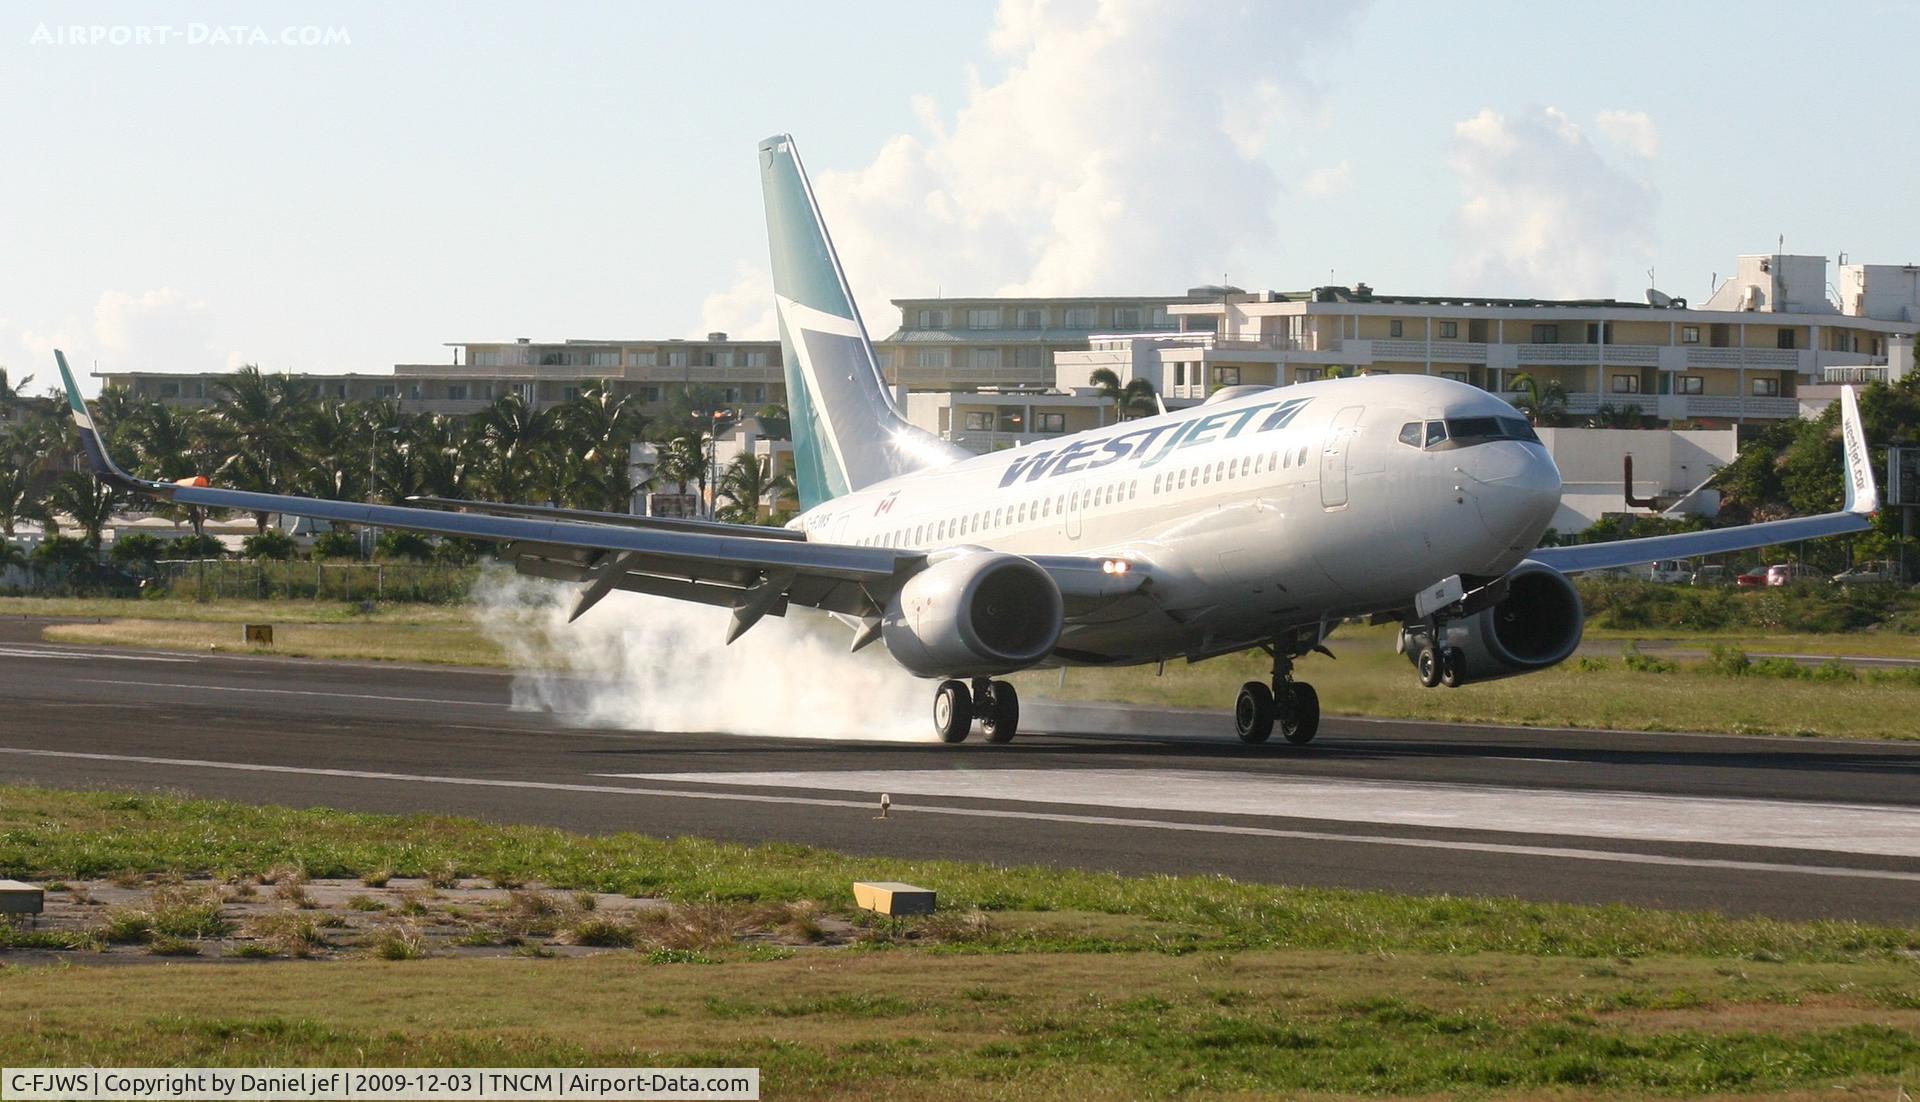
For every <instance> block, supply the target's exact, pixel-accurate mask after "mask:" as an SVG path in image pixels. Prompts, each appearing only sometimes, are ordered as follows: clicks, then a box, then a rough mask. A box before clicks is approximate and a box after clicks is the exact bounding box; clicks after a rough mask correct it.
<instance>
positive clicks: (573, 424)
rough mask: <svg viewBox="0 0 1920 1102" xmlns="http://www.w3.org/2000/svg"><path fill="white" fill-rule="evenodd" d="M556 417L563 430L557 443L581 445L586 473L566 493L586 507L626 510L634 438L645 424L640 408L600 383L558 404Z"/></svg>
mask: <svg viewBox="0 0 1920 1102" xmlns="http://www.w3.org/2000/svg"><path fill="white" fill-rule="evenodd" d="M555 420H556V421H557V423H558V424H559V426H560V428H561V429H563V430H564V432H565V437H563V439H565V440H566V442H565V443H563V444H562V445H561V446H562V447H565V448H579V449H581V454H580V463H581V467H582V468H583V472H584V473H586V474H587V476H588V478H587V481H588V484H587V485H584V486H580V487H578V488H576V489H574V490H573V492H572V495H571V496H573V497H574V499H575V500H576V502H577V503H578V504H581V505H583V506H585V507H587V508H590V509H603V510H606V511H608V512H616V513H618V512H626V511H627V510H628V508H630V507H631V505H632V502H633V491H634V486H633V477H632V474H631V471H632V469H633V460H632V454H633V442H634V441H635V440H638V439H640V434H641V432H642V431H643V430H644V429H645V428H646V426H647V420H646V418H645V417H643V416H642V415H641V413H640V410H639V409H638V408H637V407H636V406H634V405H633V403H632V401H631V399H629V398H628V396H627V395H625V394H621V393H619V392H617V391H615V390H613V389H612V388H611V387H609V386H608V385H607V384H606V383H604V382H603V383H600V384H598V385H596V386H592V387H589V388H587V390H586V391H584V392H583V393H582V394H581V395H580V396H579V397H577V398H574V399H573V400H571V401H569V402H568V403H567V404H566V405H564V406H561V407H560V408H559V409H558V410H557V411H556V412H555Z"/></svg>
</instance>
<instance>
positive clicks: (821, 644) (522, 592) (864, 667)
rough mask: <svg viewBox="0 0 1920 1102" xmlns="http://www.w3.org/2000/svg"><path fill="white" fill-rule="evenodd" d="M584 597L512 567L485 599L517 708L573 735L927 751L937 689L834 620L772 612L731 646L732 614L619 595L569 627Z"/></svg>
mask: <svg viewBox="0 0 1920 1102" xmlns="http://www.w3.org/2000/svg"><path fill="white" fill-rule="evenodd" d="M574 598H575V590H574V588H573V587H571V586H565V585H561V584H558V583H555V582H549V581H545V580H542V579H537V578H525V577H521V576H519V575H516V574H513V573H510V572H508V571H506V570H500V569H494V570H487V571H484V572H483V573H482V574H481V576H480V580H479V581H478V582H476V583H475V585H474V589H473V598H472V599H473V605H474V608H475V610H476V613H477V615H478V617H479V622H480V626H481V630H482V631H484V632H485V633H486V635H487V637H488V638H489V639H491V640H493V642H494V643H495V644H497V645H498V646H499V647H500V648H501V650H502V651H503V652H504V653H505V654H506V656H507V658H508V660H509V662H510V663H511V664H512V666H513V669H514V671H515V672H514V679H513V707H514V709H515V710H516V711H545V712H550V713H552V714H553V715H555V716H556V717H558V718H559V719H560V720H561V721H562V722H564V723H567V724H569V725H573V726H591V727H623V728H632V729H636V730H646V731H700V732H717V733H724V734H735V735H772V736H776V737H792V738H821V739H829V738H831V739H874V740H885V741H914V742H924V741H929V740H931V739H932V738H933V735H932V732H931V731H930V729H929V723H928V719H927V711H928V708H929V701H930V700H931V691H930V685H929V684H928V683H925V682H921V681H918V680H916V679H915V678H914V677H913V676H912V675H910V674H908V673H907V672H906V671H905V670H902V669H900V668H899V667H898V666H896V665H895V664H894V663H893V661H892V660H891V659H889V658H888V657H887V655H886V653H885V651H884V649H883V648H882V647H880V646H877V645H876V646H873V647H869V648H867V649H866V650H864V651H862V652H860V653H859V654H848V653H847V646H848V644H849V642H850V639H851V636H850V633H849V631H848V629H847V628H846V627H845V626H844V625H842V624H841V623H839V622H838V621H836V620H833V619H832V618H830V617H828V616H827V615H826V614H824V613H819V612H815V611H813V610H811V609H799V608H796V609H789V610H788V611H787V614H786V615H785V616H771V615H770V616H767V617H766V618H765V619H763V620H761V621H760V622H759V623H758V624H756V625H755V626H754V628H753V630H751V631H749V632H747V633H746V634H745V635H743V636H741V637H740V638H739V639H737V640H735V641H734V643H733V645H732V646H727V645H725V644H724V643H723V642H722V640H724V639H725V638H726V628H727V621H728V615H729V614H728V611H727V610H726V609H722V608H712V607H709V606H705V605H695V604H688V603H686V602H683V601H673V600H668V599H666V598H664V597H648V596H642V595H640V594H636V593H620V592H616V593H612V594H609V595H608V596H607V598H606V599H605V600H603V601H601V602H600V603H599V604H598V605H595V606H594V607H593V608H592V609H591V610H590V611H589V612H587V613H586V615H584V616H582V617H581V618H580V619H579V620H576V621H575V622H573V623H571V624H569V623H567V615H568V613H569V612H571V611H572V607H573V601H574Z"/></svg>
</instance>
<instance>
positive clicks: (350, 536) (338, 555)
mask: <svg viewBox="0 0 1920 1102" xmlns="http://www.w3.org/2000/svg"><path fill="white" fill-rule="evenodd" d="M308 553H309V554H310V555H312V556H313V557H314V558H316V559H357V558H359V557H360V533H358V532H349V531H347V530H346V529H344V528H335V529H332V530H330V531H326V532H322V533H320V535H319V536H317V537H315V538H314V541H313V549H312V550H311V551H310V552H308Z"/></svg>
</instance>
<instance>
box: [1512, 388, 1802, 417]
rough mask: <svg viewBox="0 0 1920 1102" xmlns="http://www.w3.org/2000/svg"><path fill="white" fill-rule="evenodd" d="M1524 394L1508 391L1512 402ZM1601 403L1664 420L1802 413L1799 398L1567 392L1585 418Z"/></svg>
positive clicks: (1569, 403) (1576, 412)
mask: <svg viewBox="0 0 1920 1102" xmlns="http://www.w3.org/2000/svg"><path fill="white" fill-rule="evenodd" d="M1519 396H1520V395H1519V394H1517V393H1514V394H1505V395H1502V397H1504V398H1506V399H1507V400H1508V401H1512V400H1514V399H1515V398H1518V397H1519ZM1601 406H1612V407H1613V408H1615V409H1634V410H1639V411H1640V412H1641V413H1643V414H1646V415H1647V416H1650V417H1657V418H1659V419H1660V420H1662V421H1684V420H1694V419H1706V418H1711V419H1714V420H1729V419H1731V420H1737V419H1741V418H1746V419H1752V420H1788V419H1791V418H1795V417H1798V416H1800V402H1799V399H1797V398H1750V397H1742V396H1741V395H1738V394H1593V393H1576V394H1569V395H1567V412H1568V413H1570V414H1573V415H1574V416H1577V417H1585V416H1589V415H1591V414H1594V413H1598V412H1599V411H1600V407H1601Z"/></svg>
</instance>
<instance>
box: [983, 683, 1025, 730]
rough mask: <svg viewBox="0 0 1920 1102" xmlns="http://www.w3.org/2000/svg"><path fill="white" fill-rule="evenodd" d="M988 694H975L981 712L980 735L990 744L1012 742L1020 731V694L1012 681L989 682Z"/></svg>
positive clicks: (987, 685) (987, 684)
mask: <svg viewBox="0 0 1920 1102" xmlns="http://www.w3.org/2000/svg"><path fill="white" fill-rule="evenodd" d="M986 690H987V691H986V692H985V693H984V694H983V693H975V694H974V698H973V699H974V704H975V705H976V706H977V707H978V709H979V712H980V733H981V734H983V735H985V736H987V741H988V742H1012V741H1013V736H1014V735H1015V734H1016V733H1017V732H1018V731H1019V730H1020V694H1019V693H1016V692H1014V691H1013V683H1012V682H1011V681H989V682H987V683H986Z"/></svg>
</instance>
